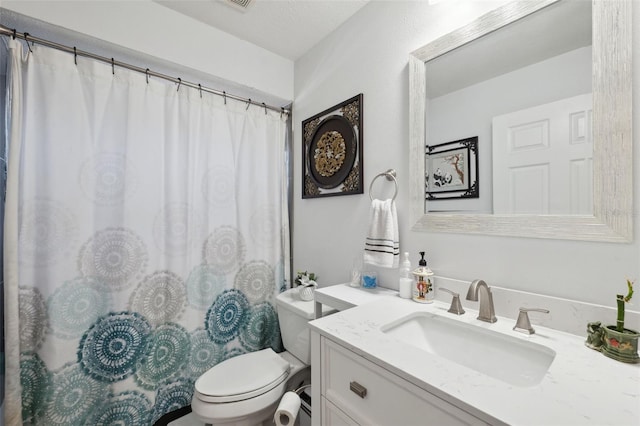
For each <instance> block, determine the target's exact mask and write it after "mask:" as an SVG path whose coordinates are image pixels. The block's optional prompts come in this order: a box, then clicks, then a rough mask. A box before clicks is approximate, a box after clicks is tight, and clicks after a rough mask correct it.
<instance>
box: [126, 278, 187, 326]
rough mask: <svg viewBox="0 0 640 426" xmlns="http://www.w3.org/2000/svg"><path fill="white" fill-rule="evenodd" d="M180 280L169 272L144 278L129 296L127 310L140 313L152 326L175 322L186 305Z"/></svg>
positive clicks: (182, 284)
mask: <svg viewBox="0 0 640 426" xmlns="http://www.w3.org/2000/svg"><path fill="white" fill-rule="evenodd" d="M184 287H185V286H184V283H183V282H182V279H181V278H180V277H179V276H178V275H176V274H174V273H172V272H169V271H161V272H156V273H154V274H152V275H149V276H148V277H145V278H144V279H143V280H142V282H141V283H140V284H139V285H138V287H136V289H135V290H134V291H133V293H132V294H131V298H130V300H129V310H131V311H133V312H139V313H141V314H142V315H143V316H144V317H145V318H146V319H147V320H148V321H149V322H150V323H151V324H152V325H158V324H162V323H164V322H170V321H175V320H177V319H178V318H180V316H181V315H182V313H183V312H184V309H185V307H186V303H187V297H186V294H185V288H184Z"/></svg>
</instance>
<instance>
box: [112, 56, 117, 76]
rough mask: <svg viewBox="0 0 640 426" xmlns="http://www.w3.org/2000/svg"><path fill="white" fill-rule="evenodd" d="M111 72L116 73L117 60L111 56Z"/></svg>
mask: <svg viewBox="0 0 640 426" xmlns="http://www.w3.org/2000/svg"><path fill="white" fill-rule="evenodd" d="M111 74H113V75H116V61H115V59H113V58H111Z"/></svg>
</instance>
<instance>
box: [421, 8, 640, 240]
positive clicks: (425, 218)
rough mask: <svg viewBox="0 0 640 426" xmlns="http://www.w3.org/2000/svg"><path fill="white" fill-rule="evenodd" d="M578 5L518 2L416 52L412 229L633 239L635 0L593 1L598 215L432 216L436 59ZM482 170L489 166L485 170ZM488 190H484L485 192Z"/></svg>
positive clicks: (595, 211) (595, 204) (595, 199)
mask: <svg viewBox="0 0 640 426" xmlns="http://www.w3.org/2000/svg"><path fill="white" fill-rule="evenodd" d="M567 1H573V0H539V1H517V2H513V3H509V4H506V5H505V6H502V7H500V8H498V9H495V10H493V11H491V12H489V13H487V14H485V15H483V16H481V17H480V18H478V19H476V20H475V21H473V22H471V23H470V24H468V25H466V26H464V27H462V28H460V29H458V30H455V31H453V32H451V33H449V34H446V35H444V36H442V37H440V38H438V39H436V40H434V41H433V42H431V43H429V44H427V45H425V46H423V47H421V48H420V49H417V50H416V51H414V52H412V53H411V54H410V57H409V75H410V79H409V91H410V93H409V100H410V117H409V126H410V132H409V136H410V184H411V189H410V202H411V219H412V223H414V225H413V228H412V230H415V231H428V232H451V233H466V234H484V235H499V236H512V237H530V238H550V239H566V240H582V241H607V242H622V243H624V242H630V241H632V239H633V170H632V169H633V157H632V155H633V140H632V115H631V112H632V70H631V64H632V50H631V36H632V35H631V31H632V23H631V20H632V18H631V15H632V14H631V12H632V11H631V8H632V4H631V3H632V2H631V1H630V0H615V1H612V0H594V1H593V2H592V37H593V38H592V76H591V77H592V79H591V83H592V99H593V109H592V111H593V113H592V128H591V131H592V138H593V176H592V179H593V184H592V188H593V209H592V214H584V215H563V214H492V213H475V212H469V213H466V212H427V209H426V206H425V149H426V146H428V145H431V144H435V143H438V142H437V141H430V140H428V138H427V124H426V123H427V120H426V118H427V114H428V113H429V111H428V110H427V109H428V108H427V79H428V78H429V77H428V75H427V73H426V70H425V67H426V64H427V63H428V62H429V61H432V60H434V59H436V58H439V57H441V56H442V55H444V54H446V53H448V52H451V51H453V50H455V49H458V48H460V47H462V46H467V45H468V44H469V43H471V42H472V41H474V40H477V39H479V38H482V37H484V36H485V35H487V34H490V33H493V32H496V31H499V30H500V29H502V28H504V27H506V26H508V25H510V24H512V23H515V22H517V21H519V20H522V19H523V18H527V17H529V16H530V15H532V14H535V13H538V12H543V11H544V10H545V9H548V8H550V7H553V6H554V5H557V4H559V2H567ZM480 167H482V165H481V166H480ZM481 193H482V188H481Z"/></svg>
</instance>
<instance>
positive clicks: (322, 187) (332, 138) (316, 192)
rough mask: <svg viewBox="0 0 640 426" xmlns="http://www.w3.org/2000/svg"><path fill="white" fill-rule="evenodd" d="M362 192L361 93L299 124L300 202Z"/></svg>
mask: <svg viewBox="0 0 640 426" xmlns="http://www.w3.org/2000/svg"><path fill="white" fill-rule="evenodd" d="M363 192H364V189H363V179H362V93H360V94H359V95H356V96H354V97H353V98H351V99H347V100H346V101H344V102H341V103H339V104H338V105H335V106H333V107H331V108H329V109H327V110H325V111H322V112H321V113H319V114H316V115H314V116H313V117H310V118H307V119H306V120H304V121H303V122H302V198H318V197H330V196H335V195H351V194H362V193H363Z"/></svg>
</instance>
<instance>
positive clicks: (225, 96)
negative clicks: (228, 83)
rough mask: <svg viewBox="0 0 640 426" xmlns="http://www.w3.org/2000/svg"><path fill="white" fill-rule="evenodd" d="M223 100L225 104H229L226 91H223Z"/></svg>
mask: <svg viewBox="0 0 640 426" xmlns="http://www.w3.org/2000/svg"><path fill="white" fill-rule="evenodd" d="M222 99H224V104H225V105H226V104H227V92H225V91H224V90H223V91H222Z"/></svg>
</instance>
